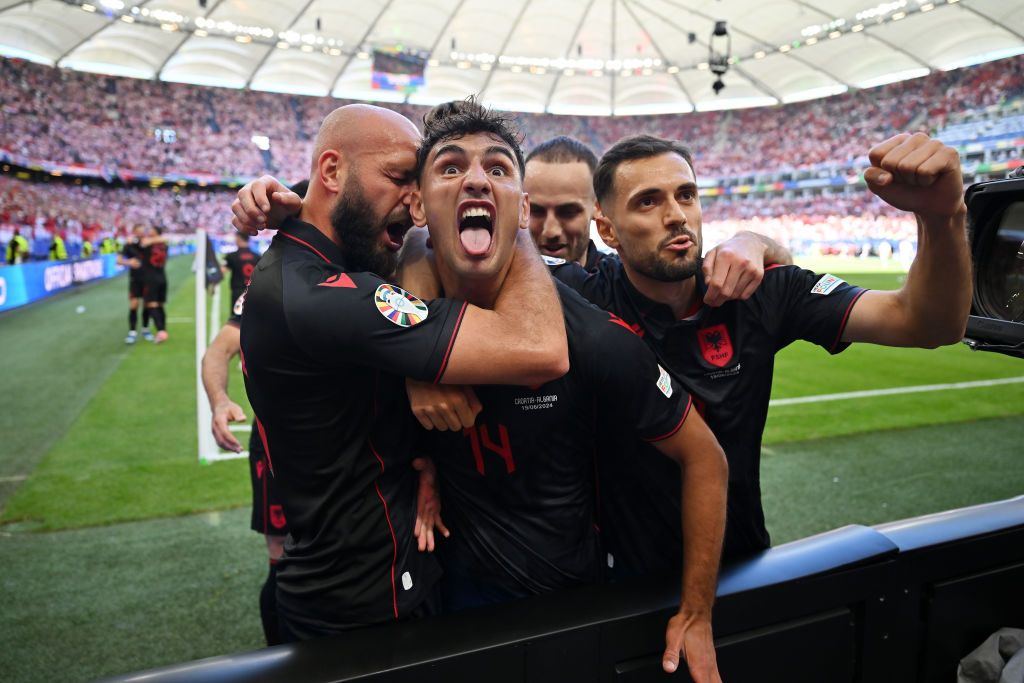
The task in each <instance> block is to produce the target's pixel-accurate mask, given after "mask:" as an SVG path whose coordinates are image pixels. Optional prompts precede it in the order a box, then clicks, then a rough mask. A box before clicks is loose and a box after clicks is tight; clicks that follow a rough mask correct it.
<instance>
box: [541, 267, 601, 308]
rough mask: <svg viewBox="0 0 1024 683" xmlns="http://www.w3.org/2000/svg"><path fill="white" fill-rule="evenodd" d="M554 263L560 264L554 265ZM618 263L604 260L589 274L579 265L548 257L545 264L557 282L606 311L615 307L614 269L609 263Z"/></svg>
mask: <svg viewBox="0 0 1024 683" xmlns="http://www.w3.org/2000/svg"><path fill="white" fill-rule="evenodd" d="M554 261H557V262H558V263H554ZM617 261H618V259H603V260H602V261H601V263H600V264H598V267H597V269H595V270H594V271H592V272H588V271H587V270H586V269H584V268H583V266H581V265H580V264H578V263H574V262H566V261H564V260H563V259H551V258H548V257H545V259H544V262H545V263H547V264H548V270H550V271H551V274H552V275H553V276H554V278H555V279H556V280H559V281H560V282H562V283H564V284H566V285H568V286H569V287H570V288H571V289H574V290H576V292H577V293H578V294H580V295H582V296H583V298H584V299H586V300H587V301H589V302H590V303H592V304H594V305H595V306H597V307H598V308H603V309H605V310H610V309H612V308H613V307H614V298H613V293H612V287H611V283H612V279H611V277H610V272H611V271H610V270H609V268H610V267H613V263H609V262H617Z"/></svg>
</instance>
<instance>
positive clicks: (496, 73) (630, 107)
mask: <svg viewBox="0 0 1024 683" xmlns="http://www.w3.org/2000/svg"><path fill="white" fill-rule="evenodd" d="M89 3H91V4H89ZM716 21H725V22H726V28H727V29H728V36H727V37H726V36H716V37H713V36H712V33H713V31H714V28H715V23H716ZM397 47H401V48H402V49H405V50H420V51H422V54H423V56H424V57H426V58H428V59H429V61H428V62H427V67H426V75H425V80H426V83H425V85H424V86H423V87H421V88H419V89H418V90H417V91H416V92H414V93H412V94H410V95H406V94H404V93H402V92H397V91H390V90H375V89H373V88H372V87H371V71H372V64H373V59H372V52H373V50H374V49H382V48H384V49H387V48H397ZM711 50H713V51H714V52H715V53H717V56H718V57H719V58H720V60H723V61H727V62H731V63H728V71H727V72H726V73H725V74H724V75H723V76H722V83H723V84H724V86H725V87H724V89H722V91H721V92H720V93H719V94H717V95H716V94H715V92H714V90H713V88H712V84H713V82H714V80H715V75H714V74H713V73H711V70H712V69H711V68H709V62H712V63H713V62H715V61H716V60H715V59H709V55H710V52H711ZM1022 52H1024V2H1019V1H1014V2H1007V1H1006V0H930V1H929V0H881V1H880V0H718V1H716V2H709V1H708V0H557V2H556V1H554V0H503V1H501V2H497V1H495V0H360V2H338V1H337V0H88V2H83V1H82V0H0V54H5V55H8V56H13V57H22V58H26V59H31V60H34V61H39V62H43V63H46V64H50V65H59V66H63V67H69V68H72V69H79V70H84V71H94V72H100V73H108V74H115V75H123V76H134V77H141V78H154V77H156V78H159V79H161V80H165V81H177V82H186V83H196V84H202V85H214V86H227V87H233V88H244V87H248V88H252V89H254V90H270V91H279V92H291V93H301V94H310V95H327V94H333V95H335V96H337V97H345V98H353V99H368V100H385V101H404V100H406V99H407V101H408V102H410V103H414V104H434V103H437V102H440V101H444V100H448V99H452V98H461V97H465V96H466V95H468V94H471V93H482V95H483V98H484V100H485V101H486V102H488V103H489V104H492V105H495V106H498V107H500V108H504V109H510V110H515V111H537V112H540V111H548V112H551V113H561V114H595V115H607V114H612V113H614V114H650V113H667V112H687V111H691V110H693V109H694V108H696V109H698V110H709V109H722V108H735V107H744V106H759V105H766V104H774V103H777V102H791V101H797V100H801V99H811V98H814V97H822V96H826V95H831V94H836V93H839V92H843V91H844V90H845V89H847V88H861V87H871V86H873V85H880V84H882V83H888V82H892V81H896V80H903V79H906V78H914V77H917V76H921V75H924V74H926V73H928V72H929V71H933V70H936V69H950V68H956V67H958V66H965V65H968V64H972V63H977V62H981V61H988V60H991V59H997V58H1000V57H1004V56H1009V55H1013V54H1020V53H1022ZM712 66H713V64H712Z"/></svg>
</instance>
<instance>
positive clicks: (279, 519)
mask: <svg viewBox="0 0 1024 683" xmlns="http://www.w3.org/2000/svg"><path fill="white" fill-rule="evenodd" d="M249 478H250V479H251V480H252V523H251V524H250V527H251V528H252V530H253V531H258V532H259V533H261V534H263V535H265V536H287V535H288V523H287V522H286V521H285V518H284V508H283V507H281V499H280V498H279V497H278V495H277V486H276V485H275V484H274V477H273V476H272V475H271V474H270V468H269V467H267V458H266V456H265V454H264V451H263V442H262V441H260V437H259V433H258V432H257V431H256V429H255V425H254V428H253V430H252V433H251V435H250V436H249Z"/></svg>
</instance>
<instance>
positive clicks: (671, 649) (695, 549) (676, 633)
mask: <svg viewBox="0 0 1024 683" xmlns="http://www.w3.org/2000/svg"><path fill="white" fill-rule="evenodd" d="M654 445H655V447H657V449H658V450H659V451H661V452H662V453H663V454H665V455H666V456H668V457H670V458H672V459H673V460H675V461H676V462H677V463H679V468H680V474H681V479H682V509H683V518H682V525H683V584H682V593H681V596H680V603H679V612H678V613H677V614H676V615H675V616H673V617H672V618H671V619H670V620H669V624H668V628H667V630H666V632H665V655H664V657H663V659H662V666H663V667H664V669H665V671H667V672H669V673H671V672H673V671H675V670H676V669H677V668H678V666H679V656H680V653H682V654H683V657H684V658H685V659H686V664H687V666H688V667H689V670H690V675H691V676H692V677H693V680H694V681H696V682H697V683H721V678H720V677H719V674H718V664H717V659H716V657H715V643H714V639H713V637H712V632H711V608H712V606H713V605H714V602H715V589H716V587H717V583H718V564H719V561H720V559H721V556H722V538H723V536H724V534H725V500H726V489H727V485H728V479H729V466H728V464H727V462H726V459H725V453H724V452H723V451H722V447H721V446H719V445H718V440H717V439H715V435H714V434H712V433H711V430H710V429H709V428H708V426H707V424H706V423H705V422H704V420H703V418H701V416H700V415H699V414H698V413H697V411H695V410H692V409H691V410H690V413H689V415H687V417H686V421H685V422H684V423H683V426H682V427H681V428H680V429H679V431H677V432H676V433H675V434H673V435H672V436H670V437H669V438H667V439H664V440H662V441H657V442H655V444H654Z"/></svg>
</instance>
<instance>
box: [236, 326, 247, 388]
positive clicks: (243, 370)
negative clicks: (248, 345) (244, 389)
mask: <svg viewBox="0 0 1024 683" xmlns="http://www.w3.org/2000/svg"><path fill="white" fill-rule="evenodd" d="M238 329H242V327H241V325H239V327H238ZM238 360H239V361H241V363H242V375H244V376H245V377H246V378H248V377H249V370H248V369H247V368H246V367H245V353H243V352H242V347H241V346H239V347H238Z"/></svg>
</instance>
